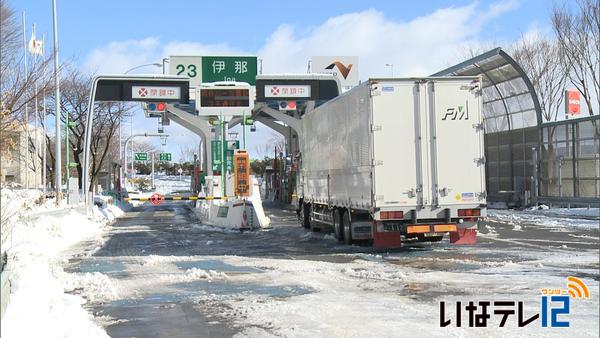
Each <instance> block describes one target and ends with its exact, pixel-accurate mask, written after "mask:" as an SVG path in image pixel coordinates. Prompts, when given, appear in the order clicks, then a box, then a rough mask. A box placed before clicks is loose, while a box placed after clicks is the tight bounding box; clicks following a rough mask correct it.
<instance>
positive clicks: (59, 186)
mask: <svg viewBox="0 0 600 338" xmlns="http://www.w3.org/2000/svg"><path fill="white" fill-rule="evenodd" d="M52 21H53V26H54V29H53V31H54V86H55V95H54V103H55V107H54V109H55V110H54V111H55V117H56V118H55V120H56V121H55V124H56V125H55V130H56V136H55V148H54V149H55V150H54V153H55V162H54V178H55V180H56V183H55V184H56V203H59V202H60V199H61V196H60V193H61V190H62V180H61V178H62V177H61V176H62V172H61V171H62V170H61V169H62V168H61V158H60V157H61V156H60V152H61V146H60V143H61V142H60V115H61V111H60V79H59V69H58V22H57V19H56V0H52ZM90 108H91V107H90ZM83 193H84V194H87V191H86V187H83Z"/></svg>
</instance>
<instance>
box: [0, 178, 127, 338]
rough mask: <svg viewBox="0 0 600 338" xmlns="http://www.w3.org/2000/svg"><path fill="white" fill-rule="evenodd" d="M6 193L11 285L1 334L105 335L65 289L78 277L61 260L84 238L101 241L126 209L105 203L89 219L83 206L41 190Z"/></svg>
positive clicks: (4, 244)
mask: <svg viewBox="0 0 600 338" xmlns="http://www.w3.org/2000/svg"><path fill="white" fill-rule="evenodd" d="M1 193H2V196H1V202H2V251H3V252H6V254H7V263H6V266H5V267H4V270H3V274H8V276H9V280H10V284H11V296H10V301H9V303H8V306H7V308H6V313H5V314H4V316H3V317H2V325H1V327H2V332H1V335H2V337H42V336H43V337H106V336H107V334H106V332H105V331H104V330H103V329H102V328H101V327H99V326H98V325H97V324H95V323H94V322H93V318H92V317H91V316H90V315H89V314H88V312H87V311H85V310H84V309H83V308H82V304H84V303H85V300H84V299H83V298H82V297H80V296H77V295H72V294H67V293H65V291H71V290H69V289H70V287H69V286H71V285H73V281H72V280H71V279H72V278H74V276H73V275H72V274H69V273H65V272H64V271H63V269H62V266H61V263H62V262H63V261H65V260H66V259H68V257H67V254H66V253H65V250H66V249H68V248H70V247H72V246H73V245H75V244H77V243H79V242H81V241H84V240H93V241H97V242H98V244H101V241H102V238H101V234H102V232H103V229H104V227H105V226H107V225H108V224H109V222H110V221H112V220H113V219H114V218H115V217H118V216H120V215H121V214H122V211H121V210H120V209H119V208H117V207H114V206H110V205H105V206H103V207H102V208H100V209H99V208H97V207H94V212H93V215H92V216H90V217H88V216H86V215H85V210H84V209H83V208H68V207H67V206H66V205H61V206H56V205H55V201H54V200H44V199H43V197H42V194H41V192H39V191H37V190H13V189H5V188H3V189H2V191H1Z"/></svg>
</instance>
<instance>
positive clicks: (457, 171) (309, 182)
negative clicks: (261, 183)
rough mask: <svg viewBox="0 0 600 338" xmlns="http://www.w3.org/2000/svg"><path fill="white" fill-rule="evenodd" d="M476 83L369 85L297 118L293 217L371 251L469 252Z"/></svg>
mask: <svg viewBox="0 0 600 338" xmlns="http://www.w3.org/2000/svg"><path fill="white" fill-rule="evenodd" d="M481 83H482V82H481V78H480V77H477V76H469V77H425V78H399V79H396V78H388V79H370V80H369V81H366V82H364V83H362V84H360V85H359V86H357V87H355V88H353V89H351V90H349V91H348V92H346V93H344V94H342V95H340V96H338V97H337V98H335V99H333V100H331V101H329V102H327V103H325V104H324V105H322V106H320V107H318V108H316V109H314V110H312V111H311V112H308V113H307V114H305V115H304V116H303V117H302V120H301V121H302V131H303V132H302V134H303V135H302V139H301V154H300V158H299V163H300V165H299V166H300V170H299V172H298V178H297V196H298V205H297V213H298V217H299V220H300V223H301V224H302V225H303V226H304V227H306V228H310V229H312V230H313V231H319V230H329V231H333V232H334V233H335V237H336V238H337V239H338V240H340V241H343V242H345V243H347V244H350V243H352V242H354V241H368V242H372V244H373V245H374V246H375V247H377V248H395V247H400V246H401V245H402V242H403V241H409V240H410V241H423V242H426V241H427V242H432V241H440V240H442V238H443V236H444V235H446V234H449V236H450V242H451V243H455V244H473V243H475V242H476V231H477V225H478V222H479V221H480V219H481V218H482V217H485V215H486V187H485V157H484V145H483V140H484V131H483V120H482V107H483V106H482V97H481Z"/></svg>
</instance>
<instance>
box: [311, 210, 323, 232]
mask: <svg viewBox="0 0 600 338" xmlns="http://www.w3.org/2000/svg"><path fill="white" fill-rule="evenodd" d="M314 209H315V207H314V206H313V207H312V208H310V223H309V227H310V230H311V231H312V232H317V231H321V228H319V226H318V225H317V222H316V221H315V215H314V214H313V212H314Z"/></svg>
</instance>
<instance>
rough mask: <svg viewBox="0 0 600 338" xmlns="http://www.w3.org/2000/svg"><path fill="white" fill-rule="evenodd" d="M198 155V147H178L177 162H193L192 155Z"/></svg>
mask: <svg viewBox="0 0 600 338" xmlns="http://www.w3.org/2000/svg"><path fill="white" fill-rule="evenodd" d="M197 154H198V147H195V146H193V145H188V146H179V161H180V162H193V161H194V155H197Z"/></svg>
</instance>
